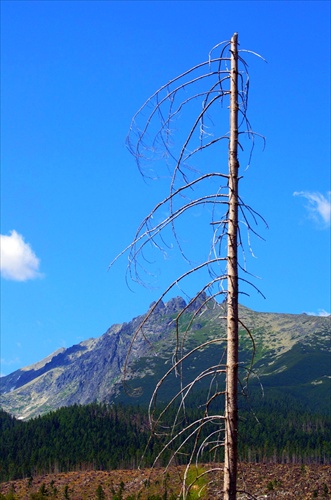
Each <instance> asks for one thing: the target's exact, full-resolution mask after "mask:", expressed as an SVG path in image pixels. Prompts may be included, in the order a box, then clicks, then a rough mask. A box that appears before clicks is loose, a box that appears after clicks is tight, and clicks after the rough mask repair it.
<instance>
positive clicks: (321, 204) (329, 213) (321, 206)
mask: <svg viewBox="0 0 331 500" xmlns="http://www.w3.org/2000/svg"><path fill="white" fill-rule="evenodd" d="M293 196H301V197H303V198H305V199H306V200H307V201H308V203H307V205H306V208H307V210H308V215H309V217H310V218H311V219H313V220H315V221H316V222H318V223H319V224H322V225H323V226H324V227H329V226H330V220H331V192H330V191H329V192H328V193H327V194H326V196H324V195H323V194H322V193H319V192H317V191H295V192H294V193H293Z"/></svg>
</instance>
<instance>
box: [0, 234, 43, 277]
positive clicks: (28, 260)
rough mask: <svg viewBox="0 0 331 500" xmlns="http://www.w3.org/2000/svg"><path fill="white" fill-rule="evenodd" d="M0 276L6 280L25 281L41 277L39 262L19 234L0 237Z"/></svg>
mask: <svg viewBox="0 0 331 500" xmlns="http://www.w3.org/2000/svg"><path fill="white" fill-rule="evenodd" d="M0 238H1V240H0V247H1V275H2V276H3V278H5V279H7V280H13V281H27V280H32V279H35V278H40V277H42V274H41V273H40V272H39V265H40V260H39V259H38V257H37V256H36V254H35V253H34V251H33V250H32V248H31V247H30V245H29V244H28V243H25V241H24V238H23V236H22V235H21V234H19V233H17V232H16V231H14V230H13V231H11V232H10V233H9V235H3V234H1V235H0Z"/></svg>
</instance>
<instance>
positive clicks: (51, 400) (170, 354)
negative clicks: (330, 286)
mask: <svg viewBox="0 0 331 500" xmlns="http://www.w3.org/2000/svg"><path fill="white" fill-rule="evenodd" d="M204 299H205V297H200V299H199V300H197V301H196V302H195V303H193V304H191V305H189V306H188V307H187V309H186V311H185V314H183V315H180V316H179V313H180V311H181V310H182V308H183V307H184V306H185V302H184V300H183V299H182V298H180V297H177V298H174V299H171V300H170V301H169V302H167V303H160V304H159V305H158V306H157V307H156V309H155V310H154V312H153V314H151V315H150V317H149V318H148V320H146V322H145V323H144V326H143V328H142V329H141V330H140V331H138V330H137V329H138V328H139V325H140V324H141V323H142V321H144V320H145V318H146V315H143V316H140V317H137V318H134V319H133V320H132V321H130V322H129V323H124V324H121V325H113V326H112V327H111V328H109V330H108V331H107V332H106V333H105V334H104V335H102V336H101V337H99V338H93V339H89V340H86V341H84V342H81V343H80V344H78V345H75V346H72V347H71V348H69V349H60V350H59V351H57V352H55V353H54V354H53V355H50V356H48V357H47V358H46V359H45V360H42V361H41V362H39V363H36V364H34V365H31V366H29V367H26V368H22V369H21V370H17V371H15V372H14V373H12V374H10V375H8V376H6V377H3V378H2V379H1V400H0V403H1V406H2V408H3V409H4V410H5V411H7V412H9V413H11V414H12V415H15V416H17V417H18V418H21V419H28V418H31V417H33V416H36V415H40V414H45V413H47V412H49V411H50V410H54V409H56V408H60V407H62V406H70V405H73V404H76V403H77V404H87V403H92V402H94V401H100V402H118V401H122V402H128V401H130V403H132V399H131V398H129V396H128V394H127V392H126V391H125V390H124V386H123V383H122V381H123V378H124V379H125V380H126V381H127V384H126V388H127V389H128V392H132V390H133V392H134V393H135V395H136V399H135V400H134V403H142V404H145V403H146V402H148V401H149V399H150V396H151V394H152V391H153V390H154V387H155V385H156V383H157V381H158V380H159V379H160V378H161V377H162V376H163V375H164V374H165V373H166V372H167V370H169V369H170V368H171V366H172V363H173V361H174V359H176V355H177V356H180V355H183V354H184V355H185V354H187V353H188V352H189V351H190V350H192V349H193V350H194V349H196V350H194V351H193V352H192V354H191V356H190V357H189V358H188V359H187V361H185V362H184V364H183V371H182V378H181V377H180V376H179V373H178V372H175V371H173V372H171V373H170V374H169V377H168V378H167V380H166V381H165V383H164V384H163V385H162V387H161V388H160V393H159V400H161V401H166V400H169V398H170V397H172V396H173V395H174V394H175V393H176V391H177V390H178V388H179V387H180V383H182V384H184V385H185V384H188V383H190V382H191V381H192V380H194V378H195V377H197V376H198V375H199V374H200V373H201V372H203V370H205V369H206V367H208V366H215V367H218V373H217V374H216V371H215V370H214V371H211V372H210V374H209V376H205V377H203V378H202V380H201V382H199V384H198V385H197V387H198V388H199V389H203V388H205V387H208V386H209V385H210V384H212V385H213V387H214V388H215V387H216V385H217V384H218V385H220V384H222V383H223V375H222V373H220V371H221V368H222V366H223V364H224V359H225V343H224V341H223V339H224V336H225V321H224V315H225V309H224V308H225V306H224V305H223V304H217V303H216V302H214V301H209V302H207V304H205V305H203V301H204ZM240 317H241V321H242V323H243V324H244V325H245V327H246V328H244V327H242V328H241V331H240V362H241V377H242V378H245V377H246V376H247V373H248V368H249V367H250V364H251V360H252V356H253V353H254V359H253V370H252V373H251V374H250V384H251V387H252V388H254V387H255V386H256V387H260V385H261V384H262V385H263V387H264V388H265V392H266V393H270V394H271V393H276V392H277V393H278V394H290V395H291V396H293V397H294V398H297V399H299V400H301V401H303V402H304V403H305V404H307V405H309V407H310V408H311V409H313V410H316V411H317V412H320V411H323V412H326V411H328V410H329V409H330V407H329V405H330V401H329V399H328V397H327V394H328V393H329V391H330V385H331V384H330V381H331V378H330V375H331V369H330V333H331V326H330V318H325V317H316V316H308V315H305V314H301V315H294V314H275V313H259V312H255V311H252V310H250V309H248V308H245V307H242V306H241V307H240ZM188 326H189V327H190V328H189V330H188V331H186V329H187V327H188ZM248 331H249V333H248ZM135 333H136V334H137V335H136V338H135V342H134V343H133V345H132V346H131V347H130V343H131V340H132V339H133V337H134V335H135ZM251 337H253V338H254V347H253V343H252V339H251ZM207 342H211V343H210V344H209V345H204V347H202V348H200V349H197V346H199V345H201V344H206V343H207ZM128 352H130V355H129V363H128V367H127V368H125V366H126V365H125V360H126V355H127V353H128Z"/></svg>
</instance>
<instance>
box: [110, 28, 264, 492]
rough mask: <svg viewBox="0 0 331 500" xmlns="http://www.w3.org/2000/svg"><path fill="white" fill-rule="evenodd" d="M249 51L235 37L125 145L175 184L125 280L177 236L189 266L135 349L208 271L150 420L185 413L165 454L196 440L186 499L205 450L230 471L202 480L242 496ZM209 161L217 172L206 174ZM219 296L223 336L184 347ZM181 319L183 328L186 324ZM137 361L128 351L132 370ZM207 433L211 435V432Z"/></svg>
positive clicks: (177, 83) (173, 86)
mask: <svg viewBox="0 0 331 500" xmlns="http://www.w3.org/2000/svg"><path fill="white" fill-rule="evenodd" d="M242 52H246V53H248V52H250V51H241V50H239V49H238V35H237V33H235V34H234V35H233V37H232V39H231V41H229V42H222V43H220V44H218V45H217V46H215V47H214V48H213V49H212V50H211V52H210V53H209V57H208V59H207V60H206V61H204V62H202V63H200V64H198V65H196V66H194V67H193V68H191V69H189V70H187V71H185V72H184V73H182V74H181V75H179V76H177V77H176V78H174V79H172V80H171V81H169V82H168V83H167V84H166V85H164V86H162V87H161V88H160V89H158V90H157V91H156V92H155V93H154V94H153V95H152V96H151V97H150V98H149V99H148V100H147V101H146V102H145V103H144V105H143V106H142V107H141V108H140V109H139V111H138V112H137V113H136V115H135V116H134V117H133V119H132V123H131V127H130V132H129V135H128V139H127V145H128V148H129V150H130V152H131V153H132V154H133V155H134V157H135V158H136V161H137V164H138V167H139V170H140V171H141V173H142V174H143V176H144V177H145V178H150V179H154V178H157V177H161V176H162V175H164V174H163V173H160V171H159V169H162V168H164V167H165V168H166V174H167V175H168V176H169V177H170V189H169V193H168V195H167V196H166V197H165V198H164V199H163V200H162V201H160V202H159V203H158V204H157V205H156V206H155V207H154V208H153V210H152V211H151V212H150V214H149V215H147V217H146V218H145V219H144V220H143V221H142V223H141V225H140V226H139V228H138V230H137V232H136V235H135V237H134V239H133V241H132V243H131V244H130V245H129V246H128V247H127V248H126V249H125V250H124V251H123V252H122V253H121V254H120V255H122V254H123V253H125V252H128V255H129V257H128V258H129V264H128V275H129V277H130V278H131V279H133V280H134V281H136V282H139V283H143V282H144V278H143V273H144V272H145V270H146V268H145V267H144V266H143V265H142V262H144V258H145V259H146V261H148V260H149V254H148V248H149V246H151V247H152V248H154V249H157V250H158V251H161V252H163V253H166V252H168V251H169V247H170V245H169V243H168V241H167V238H169V235H172V239H173V241H174V242H175V244H176V246H177V249H178V250H179V252H180V254H181V256H182V257H183V258H184V260H185V261H186V262H187V263H188V269H187V270H186V271H184V272H183V273H182V274H181V276H178V277H176V279H175V280H173V281H172V282H171V283H170V284H169V286H168V288H167V289H166V290H165V291H164V293H163V294H162V295H161V297H160V298H159V300H158V301H157V302H155V303H154V305H153V306H152V307H151V309H150V311H149V313H148V314H147V315H146V317H145V319H144V321H143V322H142V324H141V325H140V327H139V329H138V330H137V331H136V333H135V336H134V338H133V339H132V345H133V343H134V341H135V340H136V338H137V337H138V336H139V335H144V327H145V325H146V324H147V322H148V320H149V318H150V317H151V315H152V314H153V313H154V311H155V309H156V308H157V307H158V305H159V304H160V302H161V300H162V299H163V298H164V297H165V296H166V295H167V294H169V293H170V292H171V291H173V290H174V288H176V287H179V288H180V290H181V291H183V290H184V283H185V280H187V279H188V278H190V277H191V276H192V274H195V275H200V274H202V275H203V279H204V284H203V286H202V287H201V289H200V290H199V291H198V292H197V293H196V295H195V296H193V297H192V298H191V299H190V300H189V302H188V304H187V305H186V306H185V307H183V310H182V311H181V312H180V313H179V314H178V315H177V317H176V318H175V319H174V324H175V327H176V328H175V331H176V347H175V352H174V356H173V364H172V366H171V368H170V369H169V370H168V372H167V373H166V374H165V375H164V376H163V377H162V379H161V380H160V381H159V383H158V384H157V387H156V388H155V391H154V393H153V396H152V399H151V403H150V423H151V427H152V429H153V430H154V431H155V430H157V429H158V426H159V425H160V424H164V421H166V412H167V410H168V409H169V408H170V407H171V406H172V405H174V404H177V406H178V412H177V417H176V418H175V421H174V422H173V423H172V426H171V429H170V433H169V440H168V442H167V444H166V446H165V449H170V447H171V448H173V455H172V457H175V456H176V455H178V454H179V453H181V452H185V453H187V451H185V450H186V448H187V446H188V443H189V442H191V445H190V448H189V455H188V459H187V468H186V472H185V475H184V480H183V489H182V492H181V493H182V494H183V496H184V498H185V497H186V494H187V492H188V491H189V489H190V488H191V487H192V484H193V482H192V484H187V478H188V470H189V468H190V467H191V466H192V464H193V463H196V464H197V463H198V462H199V461H202V460H203V458H204V457H205V455H203V454H204V453H205V452H206V450H207V449H209V450H210V451H211V452H212V453H213V454H214V455H213V457H214V460H215V459H216V458H217V456H218V455H217V452H218V451H219V450H220V449H223V450H224V466H223V467H221V466H215V467H212V468H210V469H209V470H208V471H207V472H204V473H203V475H204V474H207V473H213V474H215V471H218V470H219V471H221V470H223V472H224V480H223V498H224V499H227V500H230V499H235V498H236V494H237V462H238V453H237V442H238V377H239V375H238V369H239V368H240V367H239V362H238V325H239V323H240V324H241V325H242V327H243V328H244V329H245V330H246V332H247V335H249V336H250V332H249V331H248V329H246V328H245V326H244V325H243V322H242V320H241V319H240V318H239V310H238V296H239V293H247V292H245V291H244V290H242V289H241V288H240V285H241V284H242V285H243V286H244V285H245V286H246V285H249V286H252V287H254V288H255V290H257V291H258V292H259V290H258V289H257V288H256V287H255V285H253V283H252V282H251V277H250V274H249V273H248V271H247V269H246V257H245V249H246V247H248V248H249V249H250V243H249V242H250V235H251V234H252V233H254V234H255V235H258V234H257V232H256V230H255V227H256V225H257V223H258V220H259V219H261V220H262V221H263V219H262V217H260V215H259V214H257V213H256V212H255V211H254V210H253V209H252V208H251V207H250V206H249V205H247V204H246V203H244V201H243V200H242V199H241V197H240V195H239V189H238V186H239V180H240V179H241V178H242V176H241V177H239V155H238V149H241V150H242V154H243V155H246V156H245V160H246V163H247V165H249V163H250V160H251V156H252V151H253V148H254V142H255V138H256V137H257V136H258V134H256V133H255V132H253V130H252V128H251V125H250V122H249V120H248V117H247V103H248V90H249V77H248V67H247V63H246V62H245V60H244V59H243V58H242V56H241V53H242ZM250 53H252V54H254V53H253V52H250ZM255 55H256V54H255ZM225 104H228V106H227V107H229V108H230V120H229V117H228V113H226V112H225V110H224V109H222V107H224V105H225ZM185 112H186V113H187V115H186V118H184V120H183V121H182V122H181V123H183V125H182V127H181V128H178V129H177V130H176V131H174V129H173V128H174V127H175V125H176V123H177V121H178V122H179V121H180V119H183V116H184V115H185ZM224 117H225V118H224ZM177 119H178V120H177ZM229 121H230V126H229ZM226 123H227V125H226ZM176 138H179V142H180V146H179V148H178V147H177V146H176V143H175V142H174V139H176ZM210 151H212V152H213V154H212V155H211V154H210ZM224 158H225V160H226V159H227V163H228V168H227V169H226V168H223V169H221V170H219V169H216V167H215V164H216V165H218V164H221V163H222V162H223V163H224ZM209 163H210V164H211V165H212V167H211V168H208V164H209ZM202 207H204V208H210V210H208V215H209V216H210V218H209V220H208V221H207V224H208V225H209V226H210V227H211V228H212V237H211V240H210V241H209V242H207V243H208V250H207V251H206V253H205V255H204V256H203V257H202V258H201V259H200V260H198V261H197V260H196V256H194V257H193V258H192V257H191V256H190V254H189V251H187V249H186V248H185V244H184V243H183V240H182V239H181V235H180V230H179V229H178V224H179V221H180V220H181V218H182V217H184V216H185V215H186V214H191V213H194V211H195V210H201V208H202ZM165 209H166V210H167V214H166V216H165V217H164V216H162V213H164V210H165ZM204 220H205V219H204ZM242 227H244V228H245V232H246V233H247V235H248V243H247V244H245V243H244V238H243V232H242V229H241V228H242ZM169 229H170V231H168V230H169ZM190 249H192V247H191V248H189V250H190ZM238 250H240V254H239V255H238ZM145 252H146V253H147V255H146V254H145ZM115 260H116V259H115ZM147 272H148V271H147ZM259 293H260V292H259ZM219 298H221V299H223V300H222V308H221V309H220V312H221V311H222V314H220V328H219V335H218V336H214V337H213V338H209V339H207V340H206V342H202V343H201V344H200V345H198V346H195V347H193V348H191V349H187V348H186V341H187V339H188V337H189V335H190V330H191V328H192V326H193V324H194V322H195V321H196V320H197V318H199V317H200V316H201V315H203V314H206V311H207V310H208V308H210V307H216V305H215V304H218V305H217V307H220V305H219V301H218V299H219ZM194 303H195V304H197V303H198V306H196V307H195V309H193V310H192V304H194ZM192 311H193V312H192ZM184 317H185V318H186V320H185V328H184V330H183V328H181V326H180V325H181V321H182V319H183V318H184ZM222 322H223V323H226V326H225V328H222V326H221V324H222ZM250 338H251V336H250ZM251 340H252V342H253V339H252V338H251ZM215 343H217V344H221V345H223V346H224V351H220V359H219V362H218V363H217V364H216V365H213V366H206V368H205V369H204V370H203V371H202V372H201V373H200V374H199V375H198V376H197V377H195V378H194V379H193V380H192V381H190V382H189V383H186V384H185V383H183V381H182V380H183V379H182V377H181V376H182V374H183V364H184V362H185V363H186V362H187V361H188V360H189V359H190V358H193V357H194V354H195V353H196V352H197V351H201V350H203V349H206V347H208V346H210V345H211V344H215ZM130 356H131V349H130V352H129V353H128V358H127V363H128V362H129V359H130ZM244 370H246V371H245V373H246V378H248V377H247V373H248V372H249V369H248V370H247V368H245V367H244ZM171 374H175V375H176V376H177V377H178V379H179V380H180V384H179V389H178V392H177V394H176V396H175V397H174V398H173V399H172V400H171V401H170V402H169V404H168V405H167V406H166V407H165V408H164V409H163V410H162V411H158V412H157V413H155V408H156V406H157V405H156V400H157V395H158V391H159V390H160V388H161V386H162V384H163V383H164V381H165V380H166V379H167V377H169V376H170V375H171ZM206 379H208V380H209V379H210V380H211V382H210V390H209V393H208V397H207V400H206V402H205V404H204V405H203V414H202V416H201V418H199V419H198V420H197V421H195V422H190V423H188V424H187V425H183V423H182V420H181V419H182V417H183V414H184V413H185V402H186V400H187V398H188V396H189V395H190V394H191V393H192V391H193V389H194V388H195V387H196V385H197V384H198V383H199V382H201V381H202V380H206ZM216 379H217V380H222V383H223V388H221V387H220V384H219V383H217V385H215V380H216ZM213 384H214V385H213ZM212 387H213V390H212V389H211V388H212ZM217 398H224V400H225V408H224V412H221V413H219V412H215V411H214V410H212V407H213V406H214V403H215V400H217ZM164 427H165V426H164V425H163V429H164ZM206 429H208V432H207V437H206V436H205V432H204V431H205V430H206ZM177 443H178V444H177ZM157 459H158V457H156V460H157ZM209 460H210V459H209ZM204 461H207V460H206V459H204ZM198 477H199V475H198ZM196 480H197V478H195V480H194V481H196ZM218 491H219V490H218Z"/></svg>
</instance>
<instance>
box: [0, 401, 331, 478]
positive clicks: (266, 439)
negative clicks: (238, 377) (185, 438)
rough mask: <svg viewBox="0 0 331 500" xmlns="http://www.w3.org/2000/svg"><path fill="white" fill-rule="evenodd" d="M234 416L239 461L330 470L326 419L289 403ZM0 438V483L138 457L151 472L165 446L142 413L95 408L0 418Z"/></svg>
mask: <svg viewBox="0 0 331 500" xmlns="http://www.w3.org/2000/svg"><path fill="white" fill-rule="evenodd" d="M201 399H203V397H201ZM198 400H199V398H198V399H197V401H198ZM240 414H241V422H240V457H241V460H243V461H251V462H274V463H276V462H277V463H319V464H327V463H330V462H331V423H330V419H329V418H328V416H326V415H317V414H312V413H308V412H305V411H304V410H303V408H300V407H298V406H296V407H294V406H293V401H292V400H291V399H284V400H283V401H279V400H274V401H272V400H270V399H269V401H268V402H267V401H265V402H260V403H259V404H257V403H256V402H255V404H254V413H253V412H252V411H249V410H248V409H247V408H246V409H244V408H242V410H241V413H240ZM196 417H197V410H196V409H194V408H193V407H191V408H188V409H187V421H189V420H194V419H195V418H196ZM169 420H171V415H169ZM169 423H170V422H169ZM207 431H208V429H206V432H207ZM0 432H1V436H2V439H1V442H0V460H1V464H2V467H1V472H0V479H1V481H6V480H10V479H14V478H22V477H33V476H35V475H37V474H45V473H52V472H67V471H73V470H86V469H95V470H105V469H125V468H129V469H130V468H135V467H137V466H138V464H139V463H140V460H141V457H142V455H143V453H144V452H145V456H144V460H143V465H144V466H150V465H152V463H153V459H154V458H155V457H156V456H157V453H158V452H159V451H160V450H161V448H162V444H163V443H164V438H162V437H158V438H157V437H154V438H153V439H150V430H149V427H148V418H147V412H146V411H145V410H144V409H142V408H139V407H133V406H132V407H128V406H121V405H112V406H109V405H106V404H96V403H95V404H91V405H87V406H79V405H74V406H72V407H67V408H61V409H59V410H56V411H54V412H51V413H49V414H47V415H44V416H42V417H37V418H34V419H31V420H29V421H27V422H23V421H19V420H17V419H15V418H14V417H12V416H10V415H9V414H7V413H5V412H4V411H0ZM186 451H188V450H186ZM170 453H171V450H170V449H169V450H168V451H167V453H165V454H164V455H162V457H161V459H160V460H159V463H158V464H159V465H164V464H165V463H166V462H167V461H168V459H169V456H170ZM209 458H210V457H209V455H208V460H209ZM219 458H220V459H221V458H222V457H219ZM206 460H207V457H206ZM180 462H181V463H185V455H184V454H182V455H180V458H179V457H178V458H177V463H180Z"/></svg>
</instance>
